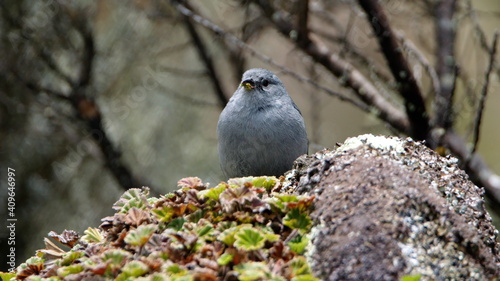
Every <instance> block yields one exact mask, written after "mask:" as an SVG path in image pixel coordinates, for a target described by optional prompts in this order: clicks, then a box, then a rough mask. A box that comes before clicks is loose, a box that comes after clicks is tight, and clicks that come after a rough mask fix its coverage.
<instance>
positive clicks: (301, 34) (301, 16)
mask: <svg viewBox="0 0 500 281" xmlns="http://www.w3.org/2000/svg"><path fill="white" fill-rule="evenodd" d="M296 8H297V14H298V18H297V33H298V34H297V42H298V43H299V45H307V44H309V42H310V41H309V28H308V26H307V25H308V20H309V0H299V1H298V2H297V6H296Z"/></svg>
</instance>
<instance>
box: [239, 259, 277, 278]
mask: <svg viewBox="0 0 500 281" xmlns="http://www.w3.org/2000/svg"><path fill="white" fill-rule="evenodd" d="M234 270H236V272H238V273H239V276H238V280H241V281H253V280H269V279H270V278H271V273H270V272H269V268H268V267H267V266H266V264H265V263H263V262H247V263H242V264H238V265H237V266H235V267H234Z"/></svg>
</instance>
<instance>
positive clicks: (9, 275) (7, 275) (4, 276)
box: [0, 272, 16, 281]
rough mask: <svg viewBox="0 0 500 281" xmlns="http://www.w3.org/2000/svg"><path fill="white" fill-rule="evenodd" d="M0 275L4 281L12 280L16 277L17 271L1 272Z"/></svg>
mask: <svg viewBox="0 0 500 281" xmlns="http://www.w3.org/2000/svg"><path fill="white" fill-rule="evenodd" d="M0 277H1V278H2V281H10V279H12V278H14V277H16V273H8V272H0Z"/></svg>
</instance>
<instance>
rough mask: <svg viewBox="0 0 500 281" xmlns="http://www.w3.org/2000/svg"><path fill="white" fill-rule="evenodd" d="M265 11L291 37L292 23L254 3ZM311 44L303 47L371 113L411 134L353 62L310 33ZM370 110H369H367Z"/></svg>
mask: <svg viewBox="0 0 500 281" xmlns="http://www.w3.org/2000/svg"><path fill="white" fill-rule="evenodd" d="M254 1H255V2H256V3H257V4H258V5H259V6H260V8H261V11H262V12H263V13H264V14H265V15H266V16H267V17H268V19H269V20H270V21H271V22H273V23H274V24H275V26H276V27H277V28H278V30H279V31H280V32H281V34H283V35H284V36H286V37H287V38H289V34H290V32H292V29H293V24H291V23H290V22H289V21H288V20H287V19H286V18H284V17H283V16H282V15H280V13H277V12H276V10H275V8H274V7H273V6H272V5H270V3H269V2H268V1H265V0H254ZM309 38H310V40H311V42H310V43H309V44H307V46H299V47H300V48H301V49H302V51H303V52H304V53H306V54H307V55H309V56H310V57H311V58H312V59H313V60H314V61H316V62H317V63H319V64H321V65H323V66H324V67H325V68H326V69H328V71H330V72H331V73H332V74H333V75H335V76H336V77H338V78H339V81H340V82H341V83H342V84H343V85H345V86H346V87H349V88H351V89H352V90H354V92H355V93H356V95H357V96H358V97H359V98H360V99H361V100H362V101H363V102H364V103H365V105H363V106H364V107H365V108H367V109H369V110H368V112H370V113H371V114H373V115H375V116H376V117H377V118H379V119H381V120H383V121H384V122H386V123H387V124H389V125H390V126H392V127H393V128H395V129H396V130H398V131H399V132H402V133H405V134H407V133H409V132H410V126H409V123H408V118H407V117H406V116H405V114H404V113H403V112H402V111H401V110H400V109H399V108H397V107H395V106H394V105H393V104H391V103H390V102H389V101H387V100H386V99H385V98H384V97H383V96H382V95H381V94H380V93H379V91H378V90H377V88H376V87H375V86H374V85H373V83H371V82H370V80H369V79H368V78H366V77H365V76H364V75H363V74H362V73H361V72H360V71H359V70H357V69H356V68H355V67H353V66H352V65H351V64H350V63H348V62H347V61H345V60H343V59H342V58H340V56H339V55H338V54H336V53H334V52H332V50H331V49H330V48H329V47H328V46H327V45H326V44H324V43H323V42H322V41H321V40H320V38H319V37H318V36H316V35H315V34H309ZM365 111H367V110H365Z"/></svg>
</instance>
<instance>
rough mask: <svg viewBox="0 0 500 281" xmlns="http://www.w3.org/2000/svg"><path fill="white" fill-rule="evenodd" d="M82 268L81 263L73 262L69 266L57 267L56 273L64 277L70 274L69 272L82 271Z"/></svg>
mask: <svg viewBox="0 0 500 281" xmlns="http://www.w3.org/2000/svg"><path fill="white" fill-rule="evenodd" d="M83 269H84V268H83V265H81V264H73V265H69V266H63V267H60V268H58V269H57V275H59V276H60V277H62V278H64V277H66V276H68V275H71V274H76V273H80V272H82V271H83Z"/></svg>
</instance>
